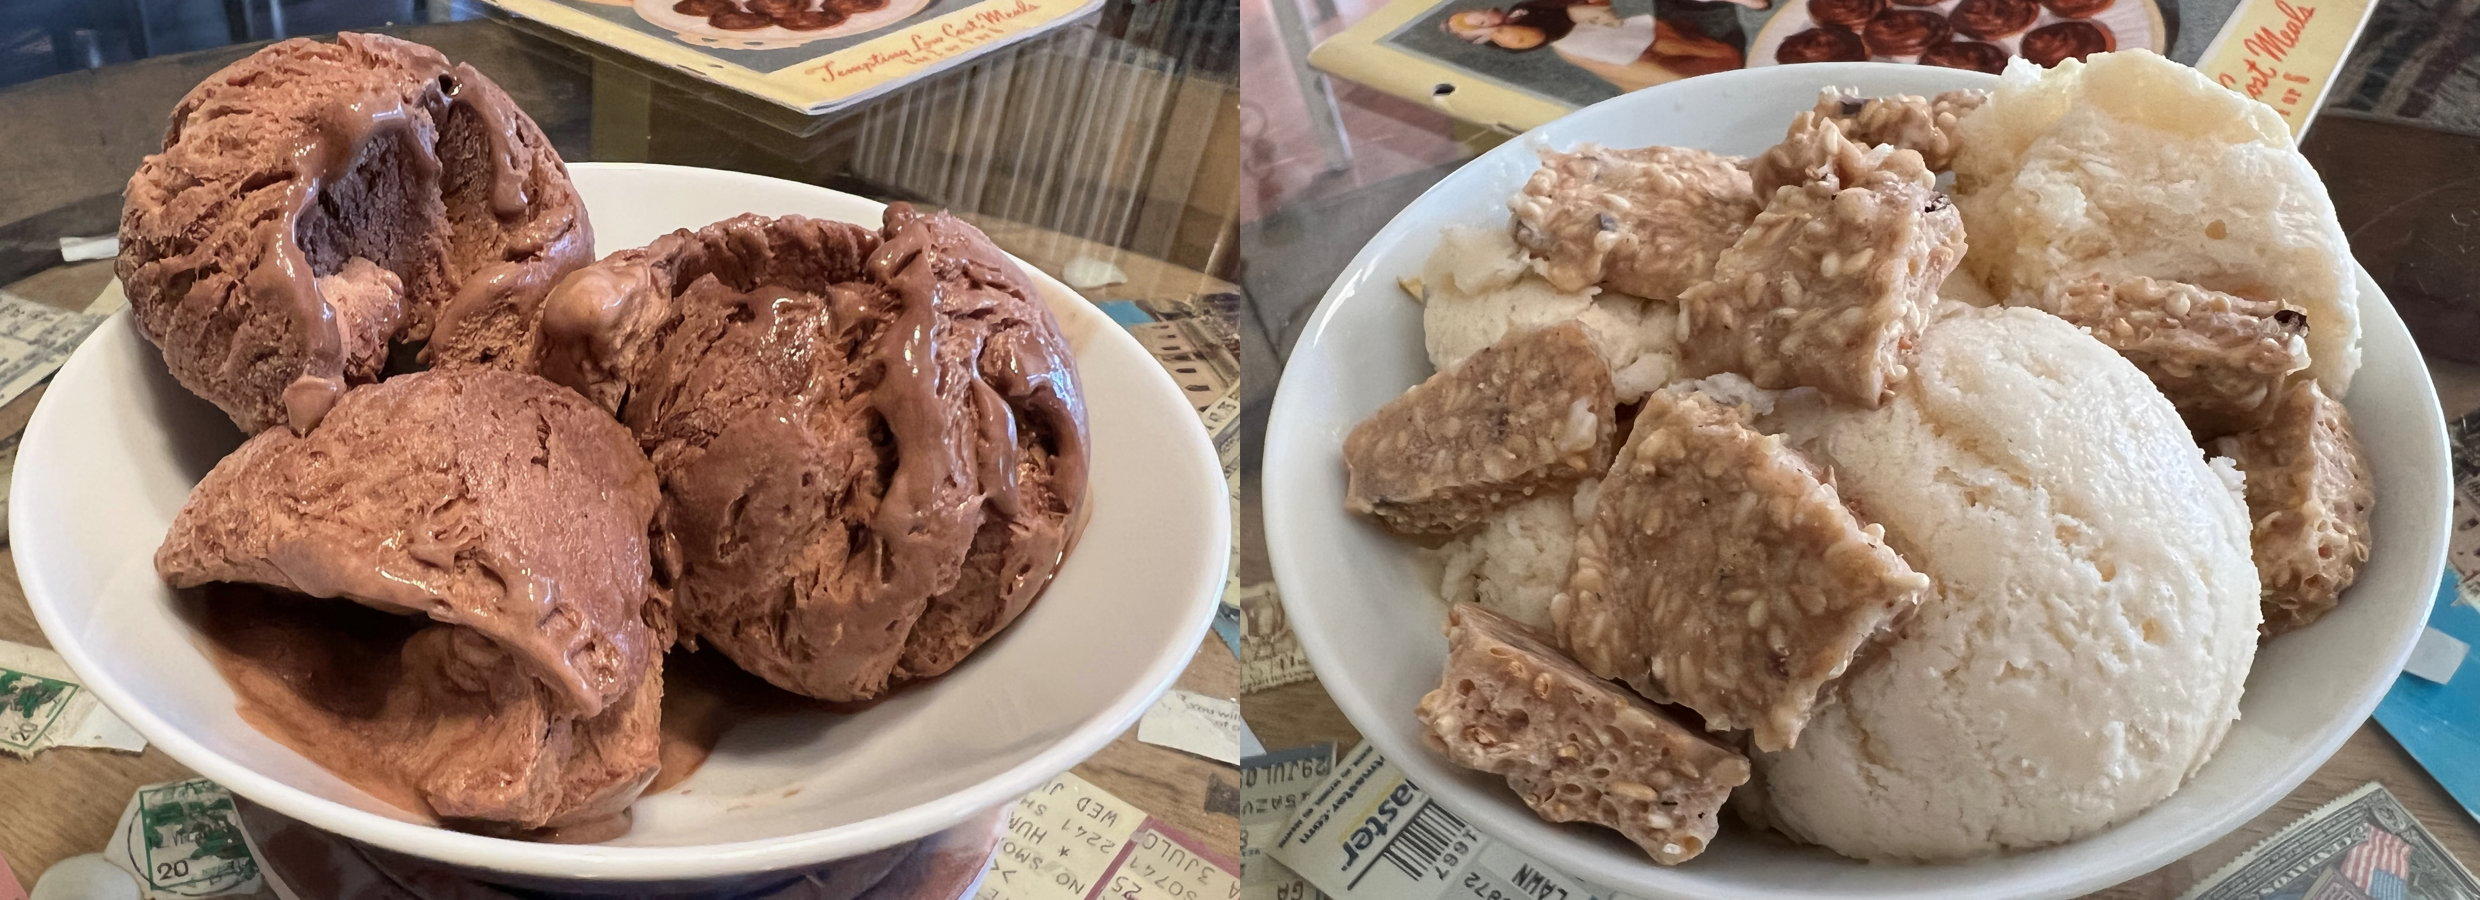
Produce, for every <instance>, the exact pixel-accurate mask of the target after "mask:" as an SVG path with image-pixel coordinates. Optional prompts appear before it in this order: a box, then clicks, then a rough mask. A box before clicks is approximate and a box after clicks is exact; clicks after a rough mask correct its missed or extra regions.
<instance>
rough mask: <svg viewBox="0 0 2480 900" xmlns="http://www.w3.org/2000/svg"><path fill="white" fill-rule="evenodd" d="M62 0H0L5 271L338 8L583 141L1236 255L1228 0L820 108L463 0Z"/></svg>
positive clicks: (1025, 235)
mask: <svg viewBox="0 0 2480 900" xmlns="http://www.w3.org/2000/svg"><path fill="white" fill-rule="evenodd" d="M11 6H12V7H15V6H18V4H11ZM64 6H74V4H69V5H64V4H59V3H49V2H42V3H35V4H32V5H31V7H29V8H27V9H22V10H12V11H9V12H0V79H11V78H19V79H28V80H23V81H22V83H18V84H15V85H13V86H9V87H5V88H0V122H10V123H17V124H18V126H19V127H15V128H12V129H11V131H12V134H13V140H12V143H13V144H14V145H15V147H14V152H12V153H10V154H9V155H8V157H7V158H6V160H5V161H0V247H5V249H0V285H7V284H11V283H14V282H18V281H20V280H22V279H25V278H27V277H28V276H30V275H33V274H36V273H37V272H40V271H42V270H44V269H46V268H49V267H50V266H53V265H57V264H59V263H60V262H61V261H62V258H61V256H60V254H59V252H58V243H57V242H58V240H59V239H60V238H63V237H76V236H93V235H106V234H111V233H112V232H113V231H114V229H115V227H116V225H117V222H118V218H119V214H120V202H121V201H120V197H121V190H122V187H123V185H124V184H125V183H126V181H127V179H128V177H129V173H130V172H131V171H132V170H134V169H135V168H136V167H137V165H138V162H139V160H140V159H141V158H142V157H144V156H145V155H146V154H148V153H150V152H153V151H155V150H156V149H158V148H159V147H160V144H161V141H162V138H163V133H164V127H165V123H166V121H167V120H166V115H167V114H168V112H169V111H170V110H171V108H172V106H173V104H174V102H175V101H177V100H178V99H179V98H180V97H181V95H182V94H183V93H184V92H186V91H187V90H189V88H190V86H191V85H194V84H196V83H197V82H198V81H199V80H200V79H201V78H204V77H206V76H207V75H208V74H210V73H212V72H214V71H215V70H217V69H219V68H221V67H223V66H224V65H226V64H228V63H230V62H232V61H233V60H236V59H239V58H241V57H242V56H245V55H248V54H249V53H250V52H252V51H254V50H256V49H257V48H258V47H260V46H263V45H264V44H265V43H266V42H267V41H268V40H270V39H273V38H276V37H280V36H286V35H299V34H320V33H327V32H333V31H337V30H365V31H376V32H381V33H385V34H390V35H394V36H397V37H402V38H406V39H409V40H414V41H418V42H421V43H425V44H430V45H432V46H435V47H438V48H439V49H440V50H441V51H442V52H444V53H445V54H446V55H447V56H448V57H449V58H450V59H453V60H459V61H464V62H470V63H472V64H473V65H474V66H475V67H477V68H479V69H481V70H482V71H483V72H484V73H485V74H488V75H490V76H491V77H492V78H493V79H495V80H496V81H498V82H499V84H500V85H501V86H502V87H504V88H506V89H507V91H508V92H509V94H510V95H511V96H512V97H513V98H514V99H515V100H516V101H517V103H518V104H519V105H520V106H522V107H523V108H524V109H525V110H526V111H527V112H528V113H530V114H532V115H533V117H534V118H535V120H536V121H537V122H539V123H540V124H541V125H542V128H543V131H544V132H545V133H547V134H548V135H549V136H550V137H551V140H552V142H553V143H554V144H556V145H557V146H558V148H559V150H560V153H561V154H562V156H563V157H564V158H566V159H567V160H569V161H571V162H580V161H627V162H655V163H670V164H678V165H690V166H706V167H712V168H720V169H731V170H737V171H743V172H753V173H757V174H762V175H770V176H774V177H778V178H786V179H791V180H795V181H802V182H807V183H812V184H818V185H823V186H826V187H830V188H835V189H838V190H843V191H847V192H851V193H855V194H860V195H863V196H868V197H873V198H879V199H886V200H909V201H914V202H917V203H924V204H929V205H935V206H941V207H946V208H949V209H952V210H954V211H956V212H958V213H960V214H964V215H966V216H967V217H968V218H971V219H973V220H975V221H976V223H977V224H981V225H983V227H985V228H986V229H987V230H990V231H991V232H992V233H993V234H994V236H995V237H997V238H998V239H999V240H1000V243H1001V244H1003V245H1005V246H1007V247H1008V249H1009V250H1011V251H1012V252H1015V253H1017V254H1018V255H1019V256H1023V257H1025V258H1027V259H1028V260H1029V261H1032V262H1034V263H1036V264H1037V265H1041V266H1043V267H1045V268H1048V269H1051V270H1052V271H1054V272H1056V271H1059V267H1061V266H1064V265H1065V264H1067V263H1069V262H1071V261H1075V260H1080V259H1084V260H1091V261H1093V262H1097V263H1104V264H1108V265H1109V266H1111V267H1114V268H1117V269H1119V270H1121V272H1122V273H1123V274H1131V273H1133V275H1135V276H1142V275H1144V274H1148V273H1152V274H1163V273H1169V272H1177V273H1185V274H1186V275H1188V276H1189V280H1190V281H1191V282H1194V284H1191V285H1188V286H1187V287H1188V288H1189V290H1186V291H1182V293H1207V292H1211V288H1210V285H1211V284H1213V283H1216V282H1217V276H1227V275H1229V274H1230V273H1231V272H1232V271H1233V269H1234V267H1235V266H1236V262H1237V253H1236V250H1237V247H1236V241H1235V234H1236V223H1237V197H1238V184H1237V182H1236V180H1235V179H1234V177H1233V175H1234V166H1233V163H1232V160H1231V155H1230V148H1231V146H1232V145H1233V141H1232V140H1231V135H1233V134H1236V132H1237V129H1238V121H1237V114H1236V104H1235V103H1234V102H1233V98H1234V97H1235V96H1236V94H1237V92H1238V89H1239V86H1238V74H1237V69H1236V60H1237V58H1238V39H1237V35H1236V33H1235V32H1234V31H1233V26H1232V19H1231V17H1230V16H1229V15H1228V13H1227V11H1224V12H1218V11H1217V10H1216V9H1215V4H1210V3H1166V2H1131V0H1113V2H1110V3H1107V4H1105V6H1104V8H1103V9H1102V10H1101V11H1099V12H1098V13H1095V14H1093V15H1089V16H1086V17H1084V18H1083V19H1081V20H1079V21H1077V22H1074V23H1072V24H1070V25H1068V26H1066V27H1063V28H1060V29H1057V30H1054V31H1051V32H1048V33H1046V34H1043V35H1041V36H1038V37H1035V38H1032V39H1028V40H1026V41H1023V42H1021V43H1017V44H1014V45H1011V46H1008V47H1005V48H1001V49H999V50H996V51H993V52H991V53H989V54H987V55H984V56H980V57H977V58H975V59H973V60H972V61H970V62H968V63H966V64H964V65H961V66H958V67H957V68H955V69H951V70H949V71H947V72H943V73H939V74H935V75H932V76H930V77H928V78H926V79H924V80H923V81H922V82H919V83H916V84H913V85H911V86H908V87H907V88H906V89H904V90H902V91H898V92H895V93H893V94H890V95H888V96H885V97H882V98H880V99H877V100H874V101H865V102H863V103H861V104H859V105H857V106H853V107H849V108H846V109H844V110H840V111H836V112H832V113H828V114H825V115H818V116H810V115H803V114H801V113H798V112H795V111H793V110H790V109H787V108H784V107H779V106H775V105H773V104H771V103H768V102H766V101H764V100H760V99H757V98H755V97H751V96H749V95H746V94H742V93H740V92H739V91H736V90H733V89H730V88H726V87H722V86H719V85H716V84H712V83H709V82H706V81H703V80H700V79H698V78H696V77H694V76H691V75H689V74H687V73H684V72H679V71H674V70H670V69H667V68H663V67H660V66H657V65H654V64H651V63H648V62H646V61H644V60H641V59H639V58H637V57H635V56H632V55H630V54H627V53H625V52H622V51H618V50H614V49H612V48H610V47H606V46H603V45H600V44H596V43H592V42H589V41H585V40H581V39H578V38H575V37H572V36H570V35H567V34H564V33H561V32H559V31H556V30H553V29H551V28H548V27H545V26H543V25H541V24H539V23H536V22H532V21H528V20H524V19H520V18H516V17H512V16H510V15H508V14H506V13H504V12H501V11H500V10H498V9H496V8H494V7H491V6H488V5H485V4H482V3H478V2H471V0H454V2H450V0H440V2H394V3H389V2H367V3H362V2H349V3H346V2H324V3H322V2H310V3H298V2H297V3H290V4H275V3H269V2H267V0H233V2H230V3H225V4H222V5H221V8H219V5H218V4H208V3H191V4H179V5H176V6H174V7H173V8H172V9H170V10H166V9H162V8H160V7H164V6H166V5H165V4H143V3H130V4H119V3H111V2H98V3H94V4H90V5H87V6H86V7H84V8H80V9H72V10H65V11H64V9H62V8H60V7H64ZM47 8H49V9H47ZM150 9H151V11H152V16H151V17H150V16H147V15H141V14H139V12H130V11H133V10H134V11H140V12H143V11H148V10H150ZM271 9H272V10H274V11H276V12H277V13H279V15H277V16H275V17H274V20H273V21H270V16H269V10H271ZM116 11H117V12H116ZM282 13H289V16H287V15H282ZM17 19H23V20H24V21H23V22H13V21H12V20H17ZM12 26H22V27H17V28H16V30H15V31H12V30H11V28H12ZM47 29H48V31H47ZM235 38H242V39H243V40H238V41H236V40H234V39H235ZM12 39H14V40H16V44H15V45H13V46H12V45H8V44H6V43H5V42H6V41H9V40H12ZM184 45H187V46H190V47H193V48H194V49H181V48H182V47H183V46H184ZM150 54H151V55H150ZM62 69H66V70H67V71H62V72H60V73H59V74H50V75H44V74H43V73H44V72H46V71H54V70H62ZM29 76H41V77H31V78H29ZM1123 260H1125V261H1123ZM1136 269H1143V270H1144V272H1133V270H1136ZM1072 280H1075V279H1072Z"/></svg>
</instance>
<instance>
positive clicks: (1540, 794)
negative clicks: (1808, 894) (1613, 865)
mask: <svg viewBox="0 0 2480 900" xmlns="http://www.w3.org/2000/svg"><path fill="white" fill-rule="evenodd" d="M1419 714H1420V716H1421V722H1422V724H1424V725H1426V726H1428V727H1427V728H1425V729H1423V730H1422V732H1421V737H1422V739H1423V740H1425V741H1427V742H1428V743H1429V745H1430V746H1431V747H1432V748H1435V749H1437V750H1438V751H1439V752H1441V753H1444V754H1446V755H1447V758H1448V759H1452V760H1454V761H1455V762H1456V764H1458V765H1462V766H1467V767H1470V768H1474V769H1479V770H1481V771H1484V772H1489V773H1491V774H1494V775H1499V776H1502V777H1505V778H1506V779H1507V785H1508V786H1509V787H1512V788H1515V790H1516V793H1517V794H1518V795H1520V796H1522V797H1523V798H1524V803H1525V805H1527V806H1530V807H1532V808H1533V811H1534V812H1536V813H1539V814H1541V816H1542V818H1545V819H1549V820H1551V821H1554V822H1591V823H1593V824H1596V825H1601V826H1604V827H1607V828H1612V829H1615V830H1617V831H1618V832H1619V833H1620V834H1622V835H1625V836H1626V837H1627V839H1628V840H1629V841H1632V842H1634V843H1635V844H1636V846H1638V847H1642V848H1644V851H1645V853H1646V854H1647V855H1649V856H1652V857H1653V858H1654V859H1655V860H1657V861H1659V862H1661V863H1662V864H1664V865H1677V864H1679V863H1682V862H1686V861H1687V860H1689V859H1691V858H1694V857H1695V856H1696V855H1697V854H1698V853H1702V852H1704V850H1705V845H1706V843H1707V842H1709V841H1711V840H1713V838H1714V830H1715V828H1716V827H1717V826H1718V825H1719V824H1720V823H1719V822H1718V821H1717V819H1716V815H1717V813H1719V812H1720V811H1721V809H1722V802H1723V800H1725V799H1727V798H1729V797H1730V795H1731V789H1732V788H1734V787H1738V786H1740V785H1742V784H1746V783H1748V759H1747V758H1746V757H1743V756H1741V755H1739V753H1737V752H1735V751H1733V750H1731V749H1730V748H1728V747H1725V746H1723V745H1721V744H1719V743H1716V742H1714V740H1713V739H1711V738H1708V737H1706V736H1705V735H1703V734H1700V733H1698V732H1697V731H1696V729H1694V728H1691V727H1689V726H1686V725H1682V724H1680V723H1678V722H1676V721H1673V720H1672V719H1671V718H1670V716H1669V715H1668V714H1666V713H1664V712H1662V711H1661V710H1660V709H1657V708H1655V707H1654V706H1653V704H1650V703H1646V702H1645V701H1644V700H1643V699H1642V698H1639V697H1636V696H1633V695H1630V694H1629V693H1628V692H1627V691H1625V690H1623V689H1621V688H1619V687H1617V686H1615V685H1612V684H1611V683H1610V682H1607V681H1603V680H1602V679H1600V678H1596V677H1594V675H1593V673H1591V672H1587V671H1585V670H1584V669H1583V668H1582V667H1580V666H1577V665H1576V664H1575V663H1573V662H1570V661H1569V660H1568V659H1567V658H1566V657H1564V656H1561V655H1560V654H1559V652H1558V651H1557V650H1555V649H1552V648H1551V647H1550V646H1549V644H1547V643H1546V642H1544V641H1543V640H1542V639H1541V637H1540V636H1539V635H1536V634H1534V633H1533V632H1532V631H1531V630H1529V629H1527V628H1525V627H1524V626H1522V625H1519V624H1516V622H1515V621H1514V620H1512V619H1509V618H1507V617H1505V616H1502V615H1499V614H1497V613H1494V612H1491V611H1489V610H1486V609H1482V608H1481V607H1478V606H1473V605H1470V604H1460V605H1458V606H1456V607H1455V608H1454V609H1452V610H1450V611H1448V613H1447V669H1446V672H1445V673H1444V674H1443V675H1441V676H1440V677H1439V683H1438V689H1437V690H1434V691H1431V692H1429V694H1428V696H1425V697H1422V698H1421V706H1420V709H1419Z"/></svg>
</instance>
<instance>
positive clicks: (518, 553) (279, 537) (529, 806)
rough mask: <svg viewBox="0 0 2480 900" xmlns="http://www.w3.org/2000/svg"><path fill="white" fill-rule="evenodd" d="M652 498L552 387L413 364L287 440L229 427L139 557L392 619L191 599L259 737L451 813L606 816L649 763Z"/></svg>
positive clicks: (618, 430) (633, 465) (548, 821)
mask: <svg viewBox="0 0 2480 900" xmlns="http://www.w3.org/2000/svg"><path fill="white" fill-rule="evenodd" d="M654 511H655V476H654V471H653V469H652V467H651V466H649V465H648V464H647V462H646V458H645V455H644V454H643V453H641V452H640V451H639V450H638V449H637V446H636V443H635V442H634V441H633V440H631V438H630V436H629V434H628V432H627V430H626V429H624V428H622V427H621V426H620V425H619V423H616V422H614V421H612V420H611V417H610V416H608V415H606V414H605V413H604V412H603V411H602V410H599V409H596V408H594V406H593V405H592V404H589V403H587V402H586V401H585V400H584V399H583V398H581V397H578V396H577V395H576V394H575V393H573V392H571V391H568V390H566V389H564V388H561V387H559V386H558V385H554V384H552V383H550V382H547V381H544V380H542V379H540V378H536V377H534V376H531V375H524V374H518V373H514V372H504V371H498V370H490V369H480V368H470V367H469V368H463V369H455V370H441V371H431V372H421V373H416V374H412V375H403V376H398V377H396V378H392V379H389V380H387V381H385V382H382V383H379V384H376V385H370V386H366V387H361V388H357V389H355V390H353V391H352V392H350V393H348V394H346V395H345V397H344V399H343V400H342V401H340V402H339V403H337V405H336V407H335V409H334V410H332V411H331V412H330V413H329V414H328V415H327V416H326V417H325V419H324V420H323V421H322V422H321V424H320V425H319V427H318V428H316V429H314V430H312V431H311V432H310V434H309V435H307V436H296V435H295V434H293V433H292V431H291V430H289V429H283V428H276V429H269V430H267V431H264V432H260V433H259V435H258V436H257V437H254V438H252V439H250V441H249V442H248V443H245V444H243V445H242V447H241V449H239V450H237V451H235V452H234V453H233V454H232V455H231V456H228V457H226V458H225V459H224V460H223V461H222V462H221V463H218V464H217V465H216V467H215V469H214V470H213V471H211V472H209V473H208V474H207V477H206V479H205V480H203V481H201V482H200V483H199V485H198V488H197V490H196V491H195V492H193V493H192V494H191V495H190V500H189V503H188V504H187V505H186V506H184V507H183V508H182V510H181V513H180V515H179V516H178V517H177V518H175V519H174V521H173V525H172V529H171V532H170V534H168V535H167V536H166V537H165V540H164V543H163V546H162V547H161V548H160V549H159V550H158V551H157V552H156V569H157V570H158V571H159V572H160V573H161V574H162V576H163V578H164V580H165V581H167V582H169V583H171V584H172V585H173V586H174V587H183V588H186V587H196V586H200V585H208V584H216V583H240V584H256V585H265V586H267V587H271V588H276V589H279V590H282V591H288V592H294V593H298V594H305V595H308V596H309V597H315V598H340V599H345V600H351V601H354V602H355V603H359V604H362V605H364V606H368V607H371V608H374V609H377V610H382V611H385V612H389V613H396V614H400V615H402V616H404V617H405V618H404V619H403V620H402V621H403V622H404V624H403V625H401V626H389V625H380V626H369V625H368V617H363V618H362V619H354V618H353V617H351V616H349V615H346V614H344V613H342V612H339V611H338V610H337V608H336V607H335V606H334V604H333V603H332V602H330V603H326V604H320V603H316V602H313V601H308V600H300V601H297V602H293V603H289V604H286V603H277V604H275V605H272V606H264V605H251V604H248V603H246V602H245V603H242V604H240V605H233V604H224V603H215V602H210V603H208V604H207V605H206V609H205V617H206V618H207V619H208V620H209V622H210V624H209V625H208V626H207V630H208V631H209V632H210V633H211V634H214V635H217V636H218V638H219V642H220V643H221V644H222V645H223V646H222V649H223V650H224V651H225V654H226V655H225V658H224V662H225V663H226V666H225V668H226V671H227V672H228V674H230V675H231V676H232V677H231V680H232V681H233V683H234V686H235V688H236V692H237V693H239V694H240V695H241V696H242V698H243V706H244V711H245V713H247V714H249V715H250V716H251V717H252V718H253V719H255V720H257V722H258V723H259V724H260V725H261V726H262V727H264V728H265V729H266V730H267V731H268V732H269V733H270V734H271V735H273V736H275V737H277V738H278V739H279V740H283V741H285V742H286V743H288V744H290V745H291V746H293V747H294V748H295V749H298V750H300V751H301V752H302V753H303V754H304V755H307V756H309V757H311V758H312V759H314V760H317V761H318V762H320V763H321V764H323V765H326V766H328V767H329V768H330V769H333V770H336V771H337V772H339V774H342V775H344V776H345V777H347V778H348V779H349V780H353V781H355V782H356V783H359V784H362V785H364V786H365V787H369V788H371V789H372V790H373V791H374V793H378V794H380V795H382V796H385V797H390V798H393V799H399V800H400V801H401V800H405V799H407V798H410V799H411V800H412V801H413V803H412V804H411V805H413V808H415V809H419V810H427V811H428V812H430V813H431V814H433V815H436V816H439V817H441V818H443V819H449V820H454V821H456V822H458V823H459V824H464V825H466V826H467V827H474V828H485V829H490V830H512V829H513V830H531V829H540V828H547V827H560V826H566V825H575V824H580V823H584V822H588V821H591V820H594V819H598V818H602V817H607V816H610V815H612V814H614V813H617V812H618V811H619V810H620V809H622V808H624V807H625V806H627V804H628V802H629V801H630V800H631V799H633V798H634V797H635V796H636V795H637V792H638V791H639V790H640V789H642V788H643V787H644V786H645V784H646V782H647V781H648V780H650V779H651V778H652V777H653V775H654V769H655V759H656V757H655V719H656V709H657V706H658V704H659V701H660V698H661V696H662V682H661V678H660V675H659V672H660V666H661V661H662V655H661V652H662V647H663V644H664V643H665V642H666V641H667V640H668V638H669V633H668V630H669V622H668V614H667V612H666V610H665V609H664V605H663V604H662V603H661V602H660V599H659V598H658V597H657V596H656V594H655V593H654V591H653V589H652V587H651V586H650V584H649V573H650V568H649V562H648V556H647V537H646V535H647V528H648V525H649V523H650V522H651V520H652V518H653V516H654ZM322 610H323V611H324V613H325V614H326V615H328V616H330V617H332V618H327V619H322V618H321V616H322ZM417 616H418V617H427V619H428V621H429V622H430V623H431V624H427V625H417V624H414V623H417V622H420V621H421V620H420V619H416V618H413V617H417ZM353 622H361V623H362V624H361V625H353V624H351V623H353ZM339 623H342V624H339ZM329 626H333V627H329ZM331 642H332V643H331ZM347 648H359V650H358V652H349V653H348V652H345V650H346V649H347Z"/></svg>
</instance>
